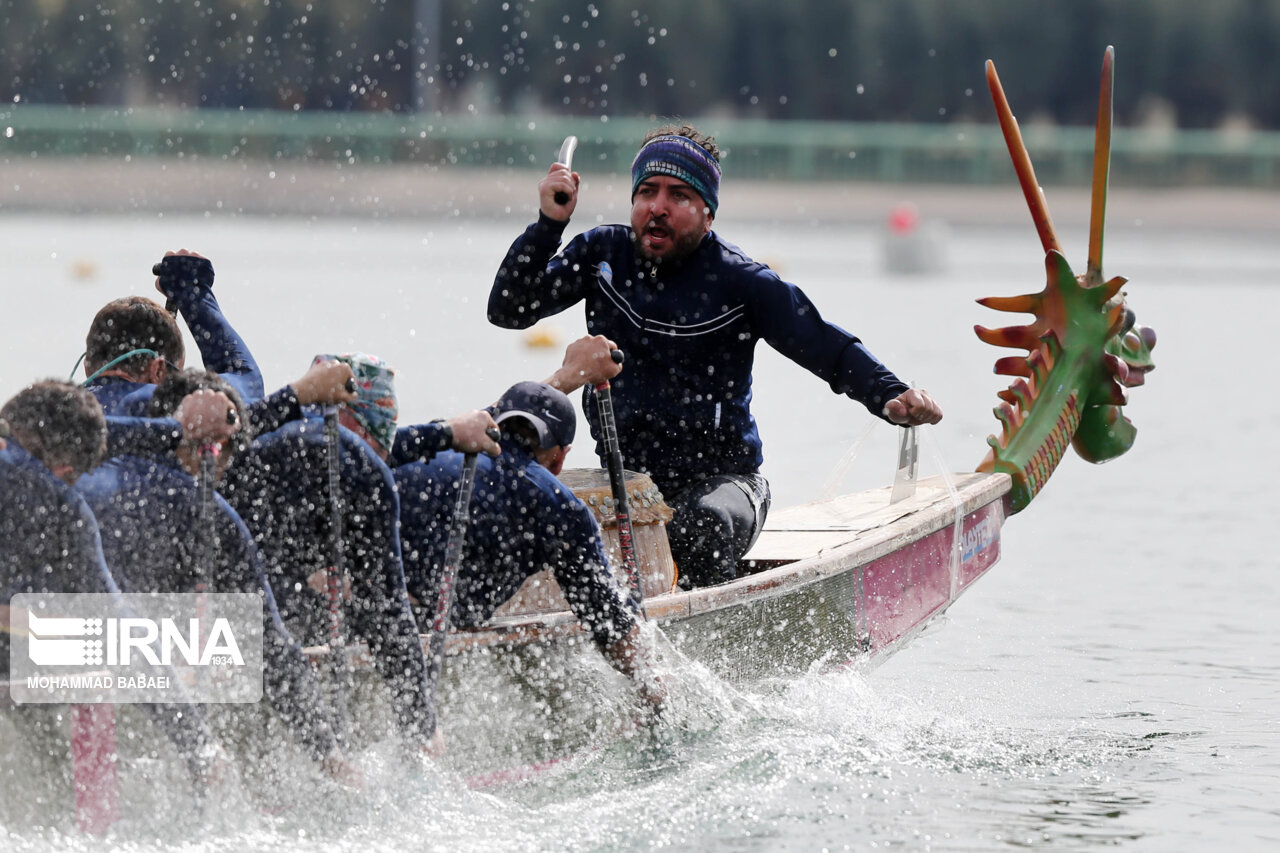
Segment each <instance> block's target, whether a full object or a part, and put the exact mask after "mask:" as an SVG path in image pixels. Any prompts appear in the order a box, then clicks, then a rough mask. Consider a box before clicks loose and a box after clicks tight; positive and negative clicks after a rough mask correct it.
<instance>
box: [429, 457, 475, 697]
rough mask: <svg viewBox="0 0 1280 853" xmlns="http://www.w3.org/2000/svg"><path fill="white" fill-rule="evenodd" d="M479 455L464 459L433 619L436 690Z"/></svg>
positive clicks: (432, 677)
mask: <svg viewBox="0 0 1280 853" xmlns="http://www.w3.org/2000/svg"><path fill="white" fill-rule="evenodd" d="M476 462H477V457H476V454H475V453H468V454H466V455H465V456H463V458H462V477H461V482H459V484H458V502H457V503H456V504H454V507H453V521H452V522H451V523H450V525H449V541H448V544H447V545H446V546H445V550H444V566H443V568H442V569H441V571H440V588H439V590H438V591H437V593H436V606H435V611H434V613H433V614H432V619H431V654H430V655H428V656H427V683H428V684H429V685H431V688H432V690H434V689H435V687H436V685H437V684H439V683H440V673H441V672H442V671H443V670H444V641H445V638H446V637H447V636H448V634H449V612H450V611H451V610H452V609H453V584H454V581H455V580H457V577H458V565H459V564H460V563H461V562H462V546H463V543H464V542H465V541H466V538H467V521H468V518H469V510H470V508H471V491H472V489H473V488H474V487H475V482H476Z"/></svg>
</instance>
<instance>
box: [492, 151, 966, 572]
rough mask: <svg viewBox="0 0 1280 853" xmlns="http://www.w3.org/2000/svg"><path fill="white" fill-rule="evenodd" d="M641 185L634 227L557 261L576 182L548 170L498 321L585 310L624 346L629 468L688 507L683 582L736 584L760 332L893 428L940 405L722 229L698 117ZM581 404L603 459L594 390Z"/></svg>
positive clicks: (622, 422)
mask: <svg viewBox="0 0 1280 853" xmlns="http://www.w3.org/2000/svg"><path fill="white" fill-rule="evenodd" d="M631 178H632V185H631V186H632V189H631V201H632V207H631V224H630V225H629V226H626V225H605V226H600V227H596V228H592V229H591V230H589V231H587V232H585V233H583V234H579V235H578V236H577V237H574V238H573V239H572V240H570V241H569V243H568V245H567V246H565V248H564V250H563V251H560V252H559V253H558V254H557V249H558V248H559V246H560V241H561V237H562V235H563V233H564V230H565V227H566V226H567V225H568V222H569V218H570V216H571V215H572V214H573V211H574V208H575V207H576V205H577V200H578V182H579V179H578V175H577V174H575V173H572V172H571V171H570V170H569V169H568V168H567V167H566V166H564V165H563V164H559V163H557V164H555V165H553V166H552V167H551V169H550V170H549V171H548V173H547V175H546V176H545V177H544V178H543V179H542V180H541V182H540V183H539V184H538V192H539V202H540V207H539V216H538V221H537V222H535V223H534V224H533V225H531V226H529V227H528V228H527V229H526V230H525V232H524V233H523V234H521V235H520V237H519V238H517V239H516V241H515V243H514V244H513V245H512V246H511V249H510V250H509V251H508V252H507V256H506V258H505V259H504V260H503V263H502V266H501V267H500V268H499V270H498V274H497V277H496V279H495V281H494V284H493V289H492V290H491V291H490V294H489V309H488V310H489V321H490V322H492V323H494V324H495V325H498V326H503V327H507V328H526V327H528V326H531V325H533V324H534V323H535V322H537V321H538V320H540V319H542V318H543V317H547V316H550V315H552V314H556V313H559V312H560V311H563V310H565V309H566V308H568V307H570V306H571V305H574V304H576V303H578V302H584V303H585V307H586V319H587V329H588V331H589V332H590V333H592V334H602V335H605V336H607V337H609V338H610V339H612V340H613V341H615V342H616V343H617V345H618V346H619V347H620V348H621V349H623V350H625V351H626V353H627V366H626V370H625V371H624V372H623V373H622V374H621V375H619V376H618V377H617V379H615V380H614V381H613V383H612V386H613V404H614V410H615V416H616V418H617V425H618V436H619V441H620V444H621V445H622V447H623V452H624V455H625V457H626V462H627V464H628V466H629V467H631V468H635V469H637V470H640V471H643V472H646V473H648V474H649V475H650V476H651V477H652V478H653V480H654V482H655V483H657V484H658V486H659V488H661V490H662V492H663V495H664V497H665V499H666V502H667V503H668V504H669V505H670V506H671V508H672V509H673V510H674V511H675V518H674V520H673V522H672V523H671V525H669V527H668V534H669V536H670V538H671V550H672V553H673V554H674V556H675V559H676V562H677V564H678V565H679V567H680V575H681V579H682V582H685V583H689V584H691V585H694V586H700V585H705V584H711V583H718V582H722V581H727V580H732V579H733V578H734V577H736V575H737V561H738V558H739V557H741V556H742V555H743V554H744V553H745V552H746V551H747V549H748V548H749V547H750V546H751V544H752V543H753V542H754V541H755V538H756V535H757V534H758V533H759V530H760V527H761V526H762V525H763V523H764V517H765V513H766V512H767V511H768V506H769V486H768V483H767V482H766V481H765V480H764V478H763V477H761V476H760V474H759V469H760V464H761V462H762V461H763V454H762V452H761V442H760V435H759V432H758V431H757V429H756V423H755V419H754V418H753V417H752V415H751V410H750V403H751V371H752V360H753V358H754V352H755V346H756V343H757V341H760V340H764V341H766V342H767V343H769V345H770V346H772V347H773V348H774V349H776V350H778V352H780V353H782V354H783V355H785V356H787V357H788V358H790V359H791V360H792V361H795V362H796V363H797V364H799V365H800V366H802V367H804V368H806V369H807V370H809V371H810V372H812V373H814V374H815V375H817V376H818V377H820V378H822V379H823V380H825V381H826V382H827V383H828V384H829V385H830V387H831V389H832V390H833V391H834V392H836V393H838V394H845V395H847V396H849V397H851V398H853V399H855V400H857V401H859V402H861V403H862V404H863V405H865V406H866V407H867V408H868V409H869V410H870V411H871V412H872V414H874V415H876V416H878V417H881V418H884V419H885V420H887V421H889V422H891V423H895V424H902V425H904V426H910V425H916V424H926V423H930V424H931V423H937V422H938V421H939V420H941V419H942V411H941V409H940V408H939V407H938V405H937V403H935V402H934V400H933V398H932V397H930V396H929V394H928V393H926V392H924V391H920V390H916V389H911V388H909V387H908V386H907V384H906V383H905V382H902V381H901V380H900V379H898V377H896V376H895V375H894V374H893V373H892V372H890V371H889V369H888V368H886V367H885V366H884V365H883V364H881V363H880V361H879V360H878V359H876V357H875V356H873V355H872V354H871V353H870V352H869V351H868V350H867V348H866V347H865V346H863V344H862V342H861V341H860V340H859V339H858V338H856V337H854V336H853V335H851V334H849V333H848V332H846V331H845V330H843V329H841V328H840V327H838V326H835V325H833V324H831V323H828V322H826V321H824V320H823V319H822V317H821V316H820V315H819V313H818V309H817V308H816V307H815V306H814V304H813V303H812V302H811V301H810V300H809V298H808V297H807V296H806V295H805V294H804V293H803V292H802V291H801V290H800V289H799V288H798V287H796V286H795V285H793V284H790V283H788V282H786V281H783V280H782V279H781V278H779V277H778V275H777V274H776V273H774V272H773V271H772V270H770V269H769V268H768V267H767V266H766V265H764V264H761V263H758V262H756V261H753V260H752V259H751V258H749V257H748V256H747V255H746V254H744V253H743V252H742V251H741V250H740V249H738V248H737V247H736V246H733V245H731V244H729V243H727V242H726V241H724V240H723V239H721V238H720V236H719V235H717V234H716V233H715V232H714V231H712V230H711V226H712V223H713V222H714V220H715V215H716V209H717V206H718V204H719V189H720V151H719V148H718V146H717V145H716V143H715V140H714V139H712V138H711V137H709V136H706V135H704V134H702V133H700V132H699V131H697V130H696V129H695V128H692V127H687V126H686V127H664V128H659V129H657V130H654V131H651V132H650V133H649V134H648V135H647V136H646V138H645V140H644V142H643V144H642V145H641V147H640V150H639V153H637V155H636V158H635V161H634V163H633V164H632V167H631ZM558 199H559V200H558ZM566 390H569V389H566ZM584 408H585V410H586V415H587V419H588V421H589V422H590V424H591V432H592V435H593V436H594V437H595V438H596V442H597V445H596V446H597V452H598V453H600V454H601V456H602V457H603V455H604V448H603V442H602V440H601V433H600V424H599V414H598V412H597V411H596V409H595V405H594V399H593V398H592V396H591V395H590V394H587V395H585V396H584Z"/></svg>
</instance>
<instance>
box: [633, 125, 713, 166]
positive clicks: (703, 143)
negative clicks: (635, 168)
mask: <svg viewBox="0 0 1280 853" xmlns="http://www.w3.org/2000/svg"><path fill="white" fill-rule="evenodd" d="M659 136H683V137H684V138H685V139H688V140H690V141H691V142H693V143H694V144H696V145H697V146H699V147H700V148H701V149H702V150H703V151H706V152H707V153H708V154H710V155H711V159H713V160H715V161H716V162H717V163H719V162H720V146H719V145H717V144H716V138H715V137H714V136H709V135H708V134H705V133H703V132H702V131H700V130H698V129H697V128H696V127H694V126H693V125H691V124H678V125H677V124H667V125H663V126H662V127H655V128H654V129H653V130H651V131H649V132H648V133H646V134H645V135H644V139H643V140H641V142H640V147H641V148H643V147H644V146H645V143H647V142H649V141H650V140H651V139H657V138H658V137H659Z"/></svg>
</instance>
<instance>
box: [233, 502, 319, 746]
mask: <svg viewBox="0 0 1280 853" xmlns="http://www.w3.org/2000/svg"><path fill="white" fill-rule="evenodd" d="M217 502H218V506H219V509H220V510H221V513H220V514H221V516H222V523H221V524H220V525H219V537H220V541H219V548H218V553H219V555H220V556H221V558H222V563H221V565H220V566H218V568H217V572H218V574H219V577H217V578H216V579H215V586H214V588H215V589H223V590H234V591H236V592H250V593H256V594H258V595H261V596H262V664H263V666H262V668H263V674H262V675H263V683H262V692H263V695H264V696H266V697H267V700H268V701H269V702H270V703H271V706H272V707H273V708H274V709H275V710H276V713H278V714H279V715H280V716H281V718H283V719H284V721H285V723H286V724H287V725H288V726H289V727H290V729H292V730H293V732H294V733H295V734H296V736H297V738H298V740H300V741H301V742H302V743H303V745H304V746H306V747H307V749H308V750H309V751H310V752H311V755H312V757H314V758H316V759H321V758H324V757H325V756H326V755H328V754H329V753H330V752H331V751H332V750H334V749H335V748H337V740H336V738H335V737H334V733H333V728H332V726H331V724H330V721H329V716H328V712H327V710H326V706H325V704H324V701H323V699H322V697H321V694H320V685H319V682H318V681H317V679H316V674H315V671H314V670H313V669H312V668H311V664H310V663H308V661H307V658H306V655H305V654H303V651H302V647H301V646H300V645H299V644H298V642H297V641H296V640H295V639H294V638H293V635H292V634H290V633H289V629H288V628H286V627H285V624H284V620H283V619H281V618H280V611H279V609H278V608H277V607H276V601H275V597H274V596H273V595H272V592H271V585H270V584H269V583H268V582H267V577H266V573H265V570H264V569H263V566H262V559H261V557H260V556H259V555H258V550H257V548H256V547H255V546H254V544H253V539H252V534H251V533H250V532H249V529H248V528H247V527H246V526H245V524H244V522H243V521H242V520H241V519H240V517H239V516H238V515H237V514H236V512H235V510H233V509H232V508H231V507H230V506H229V505H228V504H227V503H226V501H224V500H223V499H222V497H221V496H217Z"/></svg>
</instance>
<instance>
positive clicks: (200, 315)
mask: <svg viewBox="0 0 1280 853" xmlns="http://www.w3.org/2000/svg"><path fill="white" fill-rule="evenodd" d="M160 267H161V273H160V276H159V279H160V289H161V291H162V292H163V293H164V295H165V296H166V297H167V298H168V299H169V300H171V301H172V303H173V305H174V306H175V307H176V308H177V309H178V311H179V312H181V313H182V319H183V320H185V321H186V324H187V328H188V329H190V330H191V337H192V338H194V339H195V342H196V347H198V348H199V350H200V358H201V360H202V361H203V362H204V366H205V367H206V368H208V369H209V370H212V371H213V372H214V373H217V374H219V375H221V376H222V378H223V379H225V380H227V382H228V383H230V384H231V386H232V387H233V388H235V389H236V391H237V392H238V393H239V394H240V397H241V398H242V399H243V400H244V402H245V403H246V404H247V403H252V402H253V401H255V400H260V399H262V397H263V396H264V394H265V393H266V392H265V389H264V387H263V384H262V372H261V371H260V370H259V369H258V363H257V362H256V361H254V358H253V355H252V354H251V353H250V352H249V347H248V346H247V345H246V344H245V342H244V341H243V340H242V339H241V338H240V336H239V335H238V334H236V330H235V329H233V328H232V327H231V324H230V323H228V322H227V319H226V318H225V317H224V316H223V315H222V309H221V307H219V305H218V300H217V299H216V298H215V297H214V295H213V264H211V263H210V262H209V261H208V259H206V258H193V257H191V256H189V255H187V256H183V255H171V256H169V257H167V258H165V259H164V260H163V261H161V263H160Z"/></svg>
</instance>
